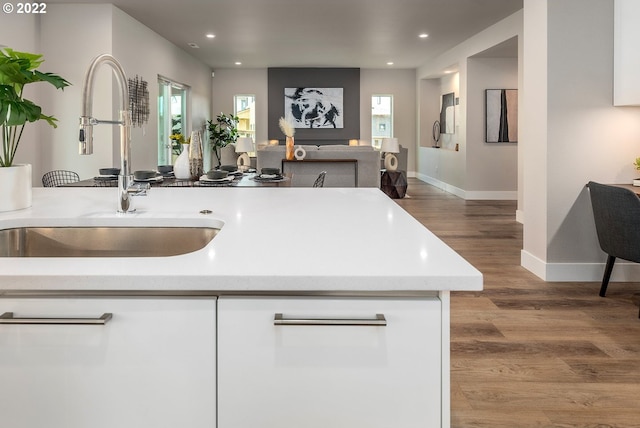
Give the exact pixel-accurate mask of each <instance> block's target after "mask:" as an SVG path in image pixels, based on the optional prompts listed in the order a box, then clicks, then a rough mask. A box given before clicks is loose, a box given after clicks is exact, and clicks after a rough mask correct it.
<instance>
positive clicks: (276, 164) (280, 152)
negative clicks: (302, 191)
mask: <svg viewBox="0 0 640 428" xmlns="http://www.w3.org/2000/svg"><path fill="white" fill-rule="evenodd" d="M295 147H296V149H297V148H298V147H302V148H303V149H304V150H305V152H306V155H305V158H304V159H305V160H317V159H324V160H336V162H328V161H325V162H322V163H315V162H300V163H295V162H294V163H285V164H284V171H283V172H285V173H286V172H290V173H292V174H293V177H292V179H291V185H292V186H295V187H311V186H312V185H313V182H314V181H315V179H316V178H317V177H318V174H319V173H320V172H321V171H327V175H326V177H325V182H324V187H356V186H357V187H380V152H379V151H377V150H375V149H374V148H373V147H371V146H347V145H321V146H316V145H304V144H301V145H296V146H295ZM284 157H285V146H284V145H277V146H276V145H274V146H266V147H262V148H260V149H258V151H257V162H256V166H257V169H258V171H260V170H261V169H262V168H265V167H270V168H283V162H282V160H283V159H284ZM347 159H354V160H355V161H356V162H340V160H347Z"/></svg>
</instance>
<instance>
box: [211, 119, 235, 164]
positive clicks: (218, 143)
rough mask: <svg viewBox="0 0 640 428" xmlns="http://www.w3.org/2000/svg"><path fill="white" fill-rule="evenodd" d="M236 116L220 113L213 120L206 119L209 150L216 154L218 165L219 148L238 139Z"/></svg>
mask: <svg viewBox="0 0 640 428" xmlns="http://www.w3.org/2000/svg"><path fill="white" fill-rule="evenodd" d="M237 123H238V117H237V116H234V115H232V114H229V115H225V114H224V113H220V114H219V115H218V116H216V120H215V122H214V121H213V120H208V121H207V125H208V131H209V143H210V145H211V150H212V151H213V154H214V155H215V156H216V160H217V161H218V166H220V165H221V163H222V160H221V158H222V154H221V149H222V148H223V147H226V146H228V145H229V144H231V143H235V142H236V141H237V140H238V127H237Z"/></svg>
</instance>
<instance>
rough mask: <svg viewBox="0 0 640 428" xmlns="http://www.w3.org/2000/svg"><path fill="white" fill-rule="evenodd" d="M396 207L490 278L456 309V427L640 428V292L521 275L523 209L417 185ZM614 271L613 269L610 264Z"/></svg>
mask: <svg viewBox="0 0 640 428" xmlns="http://www.w3.org/2000/svg"><path fill="white" fill-rule="evenodd" d="M407 194H408V195H409V198H405V199H401V200H396V201H397V203H398V204H399V205H401V206H402V207H403V208H405V209H406V210H407V211H408V212H409V213H411V214H412V215H413V216H414V217H415V218H416V219H418V220H419V221H420V222H421V223H422V224H424V225H425V226H426V227H428V228H429V229H430V230H431V231H433V232H434V233H435V234H436V235H437V236H439V237H440V238H441V239H442V240H443V241H445V242H446V243H447V244H448V245H449V246H451V247H452V248H453V249H454V250H456V251H457V252H458V253H460V254H461V255H462V256H463V257H465V258H466V259H467V260H468V261H469V262H470V263H471V264H473V265H474V266H475V267H476V268H477V269H478V270H480V271H481V272H482V273H483V275H484V291H482V292H456V293H452V297H451V307H452V313H451V389H452V391H451V395H452V399H451V401H452V416H451V426H452V427H491V428H501V427H505V428H506V427H509V428H525V427H640V320H639V319H638V304H639V302H640V283H615V282H612V283H611V284H610V285H609V289H608V291H607V297H606V298H601V297H599V296H598V291H599V287H600V284H599V283H598V282H580V283H575V282H571V283H568V282H558V283H554V282H544V281H542V280H540V279H539V278H538V277H537V276H535V275H533V274H532V273H530V272H529V271H527V270H526V269H524V268H522V267H521V266H520V250H521V249H522V225H520V224H519V223H517V222H516V221H515V210H516V203H515V201H464V200H462V199H460V198H457V197H455V196H453V195H451V194H449V193H446V192H444V191H442V190H439V189H437V188H435V187H433V186H430V185H428V184H425V183H423V182H421V181H419V180H417V179H409V188H408V191H407ZM603 261H604V260H603Z"/></svg>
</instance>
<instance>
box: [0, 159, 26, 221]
mask: <svg viewBox="0 0 640 428" xmlns="http://www.w3.org/2000/svg"><path fill="white" fill-rule="evenodd" d="M0 195H2V197H0V212H4V211H15V210H21V209H24V208H29V207H30V206H31V198H32V188H31V165H30V164H19V165H13V166H8V167H2V168H0Z"/></svg>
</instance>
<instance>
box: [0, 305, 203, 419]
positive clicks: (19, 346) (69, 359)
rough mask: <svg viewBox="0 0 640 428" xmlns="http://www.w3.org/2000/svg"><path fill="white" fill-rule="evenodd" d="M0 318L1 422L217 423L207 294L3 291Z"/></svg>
mask: <svg viewBox="0 0 640 428" xmlns="http://www.w3.org/2000/svg"><path fill="white" fill-rule="evenodd" d="M11 314H12V315H11ZM103 314H106V315H104V316H103ZM108 314H112V315H111V318H110V319H109V315H108ZM0 316H3V319H2V320H0V321H3V322H5V323H2V324H0V379H1V382H2V388H0V415H1V416H0V420H1V421H2V423H1V425H2V426H6V427H11V428H42V427H64V428H87V427H91V428H113V427H139V428H146V427H154V428H163V427H166V428H174V427H189V428H212V427H215V426H216V377H215V355H216V336H215V333H216V301H215V298H207V299H186V298H185V299H179V298H170V299H168V298H99V299H98V298H96V299H92V298H73V299H68V298H47V299H35V298H33V299H31V298H20V299H13V298H4V299H0ZM12 316H13V318H12ZM100 318H102V320H101V319H100ZM12 322H19V323H18V324H13V323H12ZM32 322H44V323H46V324H30V323H32ZM78 322H87V323H94V322H97V323H100V322H105V323H104V324H77V323H78Z"/></svg>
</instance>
